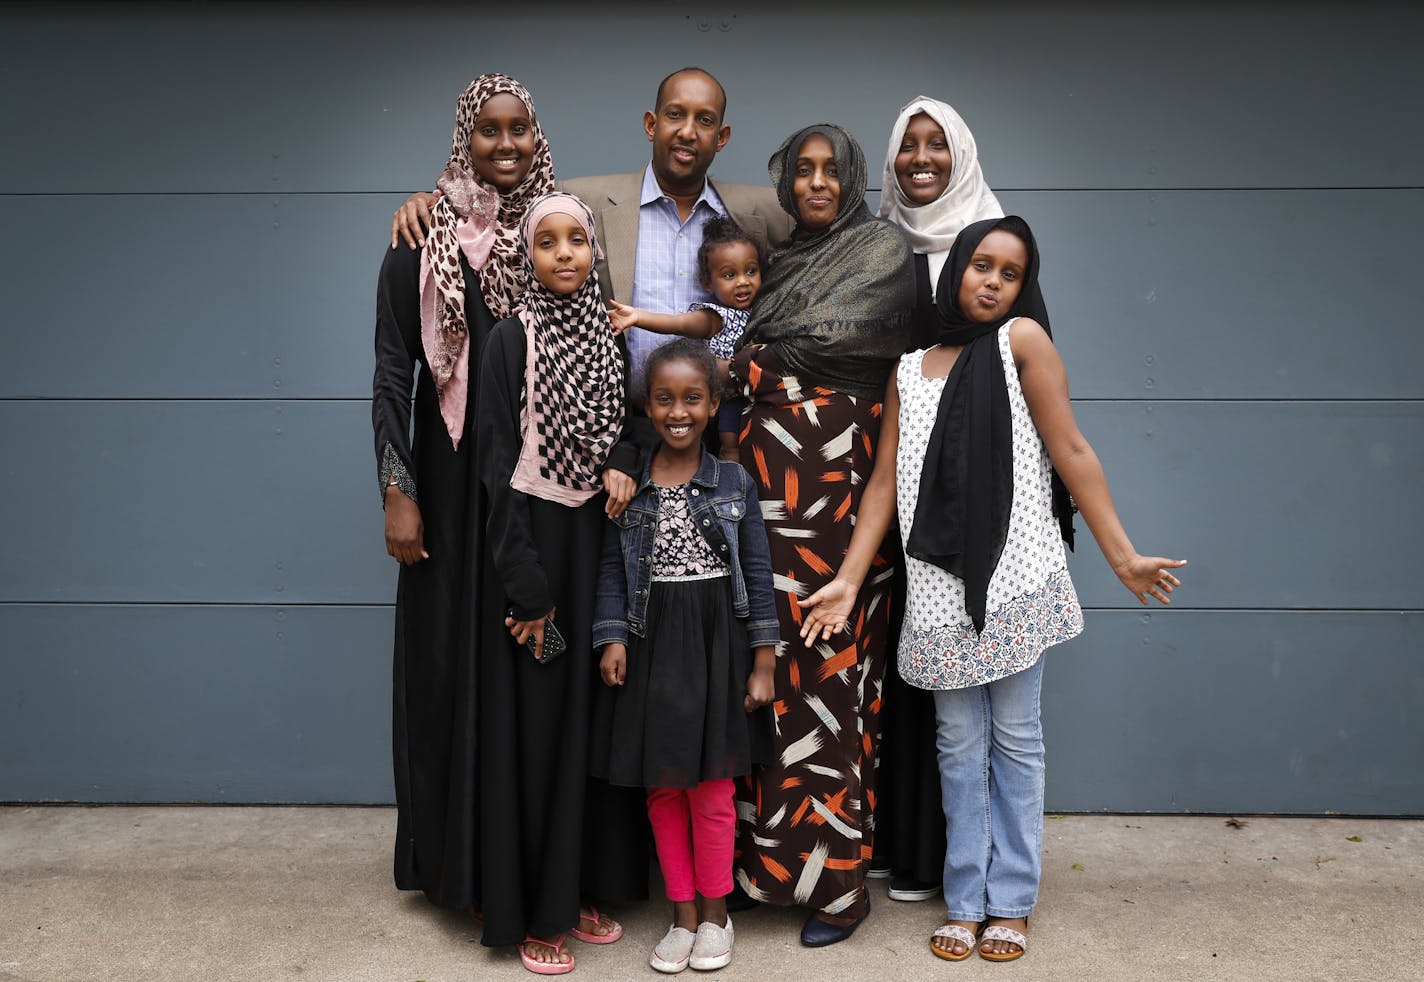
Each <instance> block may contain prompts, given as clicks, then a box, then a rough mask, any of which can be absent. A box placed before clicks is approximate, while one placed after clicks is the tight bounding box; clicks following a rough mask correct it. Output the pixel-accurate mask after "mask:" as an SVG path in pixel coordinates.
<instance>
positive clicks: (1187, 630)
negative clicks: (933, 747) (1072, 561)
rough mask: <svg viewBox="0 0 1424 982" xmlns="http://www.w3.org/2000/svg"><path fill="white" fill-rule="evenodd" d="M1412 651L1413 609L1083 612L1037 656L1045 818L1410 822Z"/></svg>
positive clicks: (1419, 781) (1417, 708) (1419, 677)
mask: <svg viewBox="0 0 1424 982" xmlns="http://www.w3.org/2000/svg"><path fill="white" fill-rule="evenodd" d="M1421 649H1424V615H1421V614H1419V613H1417V612H1416V613H1411V614H1388V613H1375V614H1366V613H1344V612H1298V613H1289V612H1283V611H1277V612H1254V611H1252V612H1247V611H1187V610H1181V611H1177V610H1174V611H1171V612H1168V613H1152V614H1147V613H1129V612H1126V611H1123V612H1110V611H1095V612H1092V613H1090V614H1089V616H1088V624H1087V629H1086V630H1085V631H1084V633H1083V634H1082V636H1080V637H1079V638H1077V639H1076V640H1074V641H1071V642H1069V643H1068V644H1066V645H1063V646H1062V647H1060V648H1055V649H1052V650H1051V651H1050V653H1049V654H1048V656H1047V657H1048V659H1049V661H1048V662H1047V663H1046V667H1045V671H1044V677H1043V722H1044V736H1045V741H1046V743H1047V746H1048V761H1049V763H1048V791H1047V807H1048V809H1049V810H1050V811H1053V810H1062V811H1109V812H1110V811H1160V812H1237V813H1241V812H1247V813H1249V812H1285V813H1309V814H1322V813H1326V812H1341V813H1345V814H1366V815H1400V814H1403V815H1420V814H1424V772H1421V770H1420V768H1419V761H1420V759H1421V758H1424V730H1421V729H1420V726H1419V721H1420V719H1421V717H1422V716H1424V662H1421V661H1420V659H1419V657H1418V654H1419V651H1420V650H1421Z"/></svg>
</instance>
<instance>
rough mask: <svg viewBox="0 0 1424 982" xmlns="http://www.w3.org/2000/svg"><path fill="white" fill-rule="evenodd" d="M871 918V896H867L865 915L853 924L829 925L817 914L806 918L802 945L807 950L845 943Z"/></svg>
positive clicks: (802, 931)
mask: <svg viewBox="0 0 1424 982" xmlns="http://www.w3.org/2000/svg"><path fill="white" fill-rule="evenodd" d="M869 916H870V894H868V893H867V894H866V895H865V913H864V914H861V915H860V918H859V920H856V921H855V922H853V923H851V924H844V925H842V924H828V923H827V922H825V921H823V920H821V919H820V918H819V917H817V916H816V915H815V914H812V915H811V916H810V917H808V918H806V923H805V924H803V925H802V926H801V943H802V944H803V945H805V946H806V947H807V948H824V947H825V946H826V945H831V944H835V943H836V942H838V941H844V940H845V939H846V938H848V937H850V936H851V935H852V934H854V933H855V929H856V928H858V927H860V926H861V925H862V924H864V923H865V919H866V918H867V917H869Z"/></svg>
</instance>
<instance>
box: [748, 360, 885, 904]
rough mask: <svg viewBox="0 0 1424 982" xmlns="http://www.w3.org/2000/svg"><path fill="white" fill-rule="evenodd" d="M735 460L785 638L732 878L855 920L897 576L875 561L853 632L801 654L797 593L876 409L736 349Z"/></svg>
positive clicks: (827, 562) (810, 575) (858, 488)
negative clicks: (771, 737)
mask: <svg viewBox="0 0 1424 982" xmlns="http://www.w3.org/2000/svg"><path fill="white" fill-rule="evenodd" d="M738 369H739V374H740V375H741V377H742V378H745V379H747V383H748V384H747V388H748V393H749V395H750V396H751V399H750V402H749V403H748V406H747V409H746V413H745V415H744V416H743V428H742V431H741V455H742V465H743V466H744V467H746V469H747V470H748V471H749V472H750V473H751V475H752V478H753V479H754V480H755V481H756V482H757V491H758V493H759V495H760V497H761V507H762V513H763V515H764V516H765V518H766V531H767V536H768V538H769V539H770V542H771V569H772V573H773V575H774V577H775V586H776V610H777V617H778V619H779V620H780V621H781V637H782V643H781V645H780V647H779V648H778V649H777V658H776V702H775V706H774V708H775V714H776V742H775V748H774V750H775V754H774V759H773V760H772V762H771V763H769V764H768V765H766V766H765V767H762V768H759V769H757V770H754V771H753V773H752V775H751V777H750V778H749V779H747V780H746V781H744V782H741V783H740V786H739V788H738V802H737V818H738V827H737V861H736V878H737V882H738V883H739V884H740V885H741V887H742V889H743V890H745V891H746V892H747V893H748V894H749V895H750V896H752V897H754V898H756V899H757V900H761V901H764V902H767V903H773V904H780V905H796V906H802V907H810V908H815V909H819V910H822V911H824V912H826V913H828V914H845V915H848V916H857V915H859V913H860V912H861V910H862V908H861V899H860V898H861V895H862V891H861V888H862V886H863V885H864V883H865V870H866V868H867V866H868V865H869V861H870V854H871V846H872V837H873V833H874V827H875V824H874V808H875V759H876V751H877V743H878V740H879V715H880V697H881V685H882V682H883V677H884V672H885V657H886V641H887V636H888V633H889V609H890V581H891V572H892V571H891V568H890V566H889V565H888V564H887V563H886V561H885V560H884V558H883V556H880V555H877V556H876V559H875V563H874V565H873V566H872V567H871V571H870V575H869V576H867V577H866V582H865V586H864V589H863V590H862V591H861V595H860V597H859V598H858V600H857V602H856V606H855V609H854V610H852V611H851V615H850V621H849V627H850V632H849V633H845V634H838V635H835V636H833V637H832V638H831V640H830V641H826V642H818V643H817V644H816V645H815V646H814V647H811V648H807V647H805V645H804V644H803V643H802V641H801V638H800V636H799V633H798V632H799V631H800V624H801V613H802V612H801V608H800V607H798V606H797V605H796V601H797V600H798V599H799V598H803V597H806V596H808V595H809V594H811V593H813V592H814V591H816V590H817V589H819V588H820V587H821V586H823V585H825V584H826V583H827V582H829V581H830V579H831V578H832V577H833V576H834V575H835V571H836V569H837V568H839V566H840V564H841V560H842V559H843V558H844V557H845V553H846V549H847V548H848V547H849V545H850V537H851V532H852V531H853V530H854V525H853V524H852V523H853V517H854V515H855V514H856V511H857V509H858V508H859V505H860V495H861V492H862V491H863V490H864V488H865V485H866V482H867V481H868V480H869V479H870V471H871V467H872V464H873V461H874V452H875V444H876V440H877V438H878V437H879V433H880V408H881V406H880V403H871V402H866V401H864V400H857V399H855V398H852V397H851V396H848V395H845V394H842V393H838V392H833V391H831V390H829V389H824V388H820V387H810V388H806V389H804V390H803V389H802V387H801V385H800V383H799V381H798V380H797V379H796V378H794V377H792V376H788V375H784V374H782V371H781V369H780V366H779V365H778V364H777V363H776V361H775V359H774V356H772V355H771V352H770V350H769V349H766V348H761V349H752V351H750V352H743V355H742V357H741V359H740V360H739V364H738Z"/></svg>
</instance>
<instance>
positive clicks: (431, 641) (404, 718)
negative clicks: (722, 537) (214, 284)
mask: <svg viewBox="0 0 1424 982" xmlns="http://www.w3.org/2000/svg"><path fill="white" fill-rule="evenodd" d="M461 267H462V269H463V271H464V275H465V286H466V290H465V298H466V299H465V318H466V322H467V323H468V325H469V331H470V345H471V350H472V351H473V352H474V355H472V361H474V363H475V364H478V361H477V358H478V352H479V348H480V345H481V344H482V343H483V341H484V339H485V337H486V335H488V333H489V331H490V328H491V327H493V324H494V320H493V318H492V317H491V316H490V313H489V311H488V310H487V309H486V307H485V304H484V300H483V299H482V298H481V296H480V286H479V279H478V277H476V275H475V274H474V272H473V271H472V270H471V269H470V267H469V265H468V264H467V263H465V262H464V260H463V257H462V258H461ZM419 276H420V254H419V253H418V252H412V251H411V250H409V249H388V250H386V255H385V260H384V262H382V264H381V274H380V281H379V285H378V287H377V292H376V370H375V376H374V379H373V383H372V400H371V423H372V427H373V429H374V431H375V443H376V460H377V462H378V465H379V462H380V461H381V459H382V454H383V452H385V451H386V448H387V446H389V447H390V448H392V449H393V450H394V452H395V454H396V456H397V457H398V458H399V459H400V461H401V465H402V466H403V467H404V468H405V469H406V471H407V472H408V473H409V474H410V476H411V478H412V479H413V480H414V484H415V488H416V497H417V499H418V502H417V503H418V504H419V506H420V517H421V521H422V523H423V525H424V537H425V551H426V552H428V553H429V554H430V558H429V559H425V560H422V561H421V562H419V563H416V564H414V565H413V566H402V567H401V570H400V580H399V585H398V586H397V589H396V636H395V660H394V679H393V681H394V705H393V707H392V708H393V716H392V724H393V728H392V751H393V756H394V765H395V768H394V769H395V785H396V808H397V819H396V848H395V881H396V886H397V887H399V888H400V889H402V890H422V891H424V893H425V895H426V896H427V897H428V898H429V899H430V900H431V902H433V903H436V904H439V905H440V906H442V907H455V908H461V907H468V906H469V905H471V904H474V903H478V900H479V887H478V884H479V856H478V852H477V849H476V842H477V841H478V827H477V826H478V821H477V815H476V812H475V807H474V802H475V800H476V797H477V792H476V783H477V782H476V766H475V765H476V761H475V750H476V743H475V702H474V700H475V684H476V683H475V677H474V665H473V661H472V659H471V657H470V637H469V632H468V624H469V619H470V615H471V603H470V598H471V584H472V582H473V581H472V576H473V563H472V559H471V552H470V549H471V544H472V542H473V543H475V544H477V543H478V538H479V536H478V531H479V530H478V529H477V528H475V527H473V525H472V523H471V522H470V521H469V516H470V495H471V493H472V491H473V489H474V486H475V484H476V482H477V477H476V473H475V464H476V461H477V459H478V453H477V447H476V445H475V433H474V430H475V427H474V422H473V415H474V414H473V411H472V409H473V406H474V401H475V400H474V398H473V397H472V398H471V399H470V400H469V404H468V406H467V408H466V418H465V432H464V437H463V439H462V440H461V442H460V447H459V449H458V450H456V449H455V448H454V447H453V446H452V445H451V442H450V438H449V436H448V435H447V433H446V427H445V422H444V420H443V419H442V418H441V416H440V406H439V403H438V402H437V400H436V395H435V382H434V380H433V379H432V378H431V376H430V371H429V369H428V368H427V367H426V365H425V356H424V352H423V350H422V348H421V342H420V305H419ZM417 366H418V369H419V383H418V384H415V376H416V370H417ZM412 385H414V386H415V397H414V408H413V410H412V405H411V388H412ZM412 415H413V416H414V420H413V422H414V426H413V427H412V425H411V423H412ZM412 430H413V432H412Z"/></svg>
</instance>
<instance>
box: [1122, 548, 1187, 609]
mask: <svg viewBox="0 0 1424 982" xmlns="http://www.w3.org/2000/svg"><path fill="white" fill-rule="evenodd" d="M1185 565H1187V561H1186V560H1185V559H1165V558H1163V557H1162V556H1139V555H1138V554H1137V553H1133V554H1132V555H1131V556H1130V557H1128V558H1127V559H1124V560H1123V561H1122V562H1120V563H1118V564H1117V565H1116V566H1114V567H1113V572H1114V573H1116V574H1117V578H1118V579H1119V580H1122V585H1123V586H1125V587H1127V588H1128V589H1129V590H1131V591H1132V595H1133V596H1134V597H1136V598H1137V600H1138V602H1139V603H1141V604H1142V605H1143V606H1146V605H1147V604H1149V603H1151V601H1152V598H1153V597H1156V598H1157V599H1158V600H1160V601H1162V602H1163V603H1164V604H1170V603H1171V602H1172V598H1171V597H1169V596H1167V594H1169V593H1171V592H1172V590H1173V589H1174V588H1175V587H1179V586H1181V585H1182V581H1181V580H1179V579H1177V578H1176V577H1175V576H1173V575H1172V574H1171V573H1169V572H1168V570H1172V569H1181V568H1182V567H1183V566H1185Z"/></svg>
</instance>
